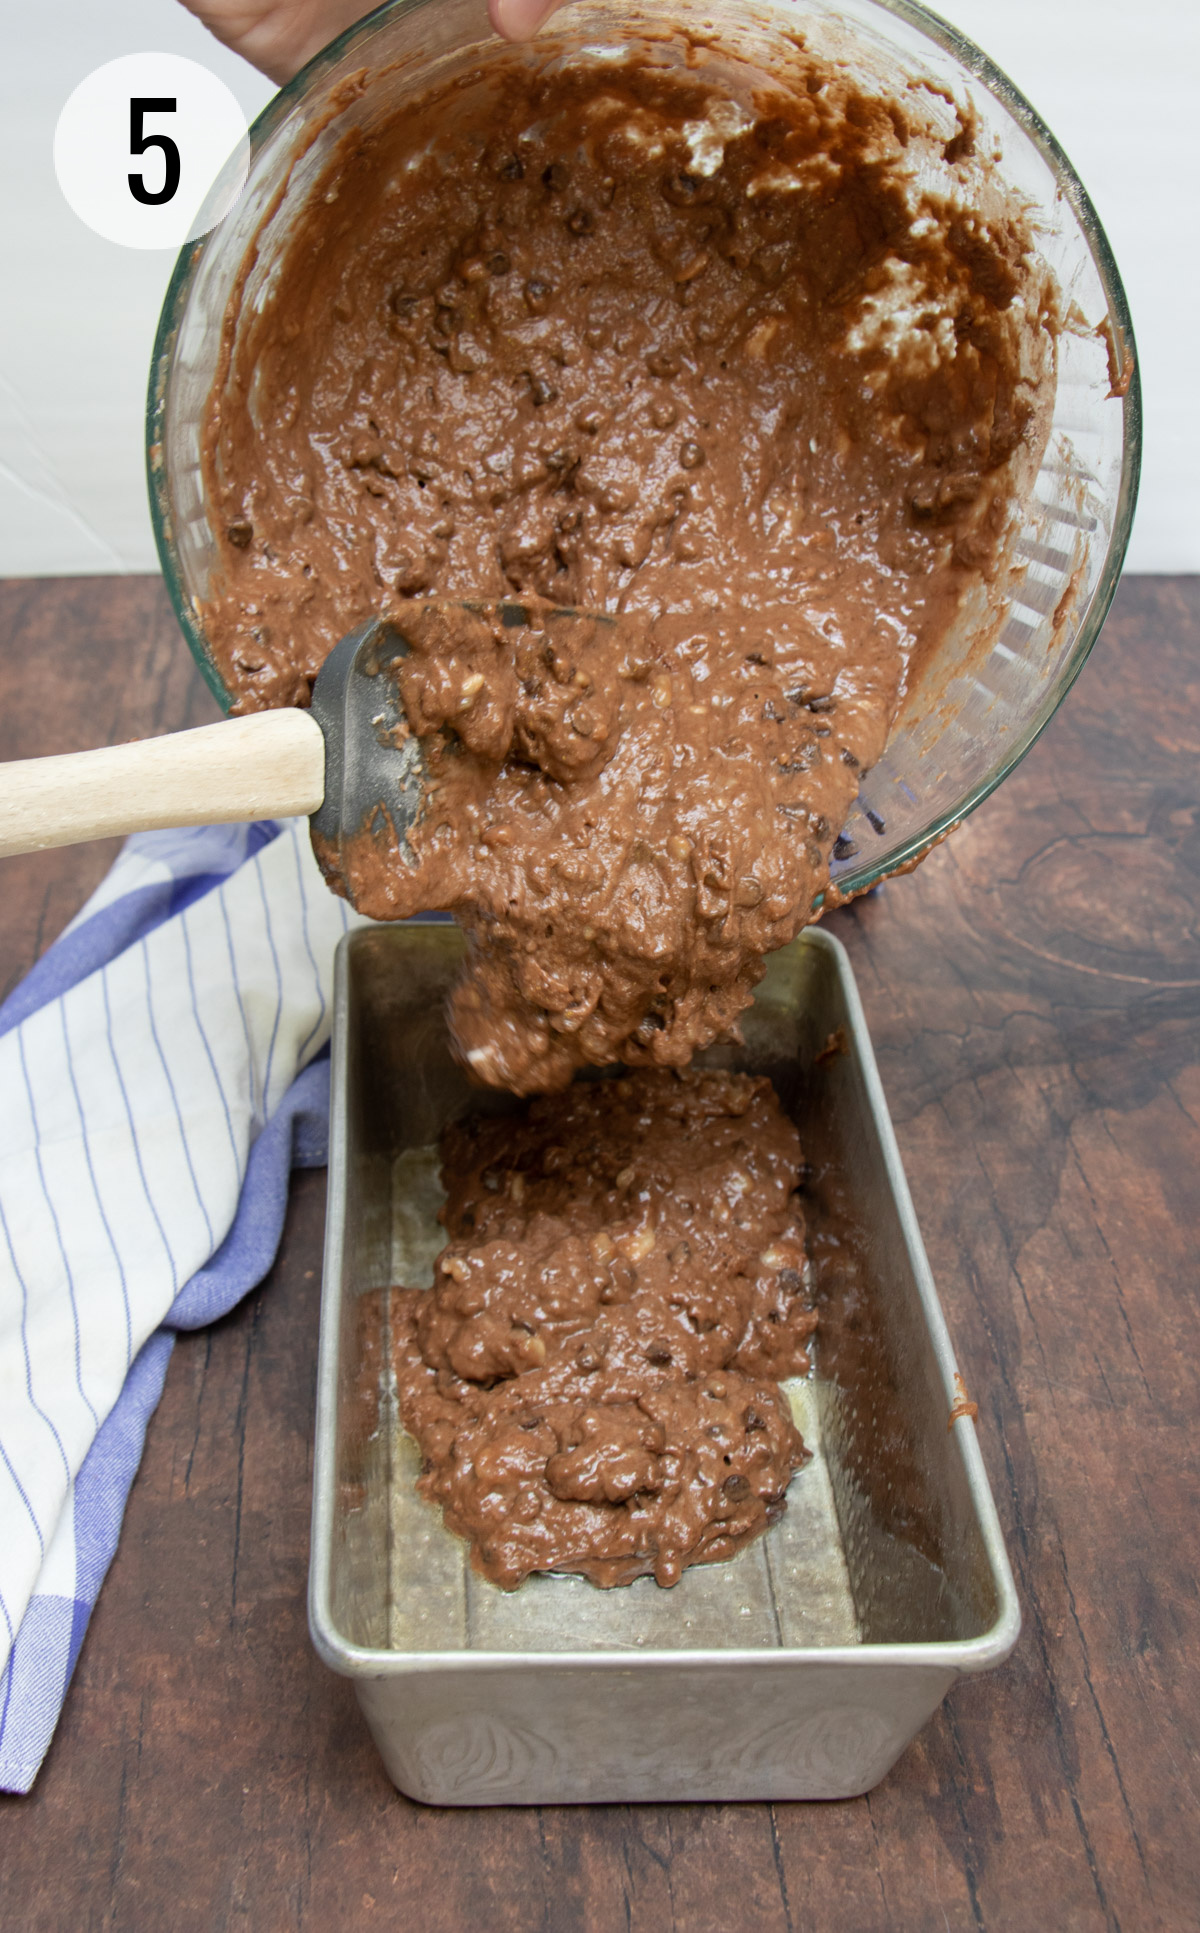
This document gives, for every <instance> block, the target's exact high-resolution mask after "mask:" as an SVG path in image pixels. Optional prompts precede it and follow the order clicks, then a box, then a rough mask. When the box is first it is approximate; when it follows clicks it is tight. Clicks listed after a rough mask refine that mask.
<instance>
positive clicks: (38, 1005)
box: [0, 819, 357, 1792]
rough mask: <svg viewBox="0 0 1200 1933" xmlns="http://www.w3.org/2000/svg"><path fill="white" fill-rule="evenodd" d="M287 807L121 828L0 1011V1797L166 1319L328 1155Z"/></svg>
mask: <svg viewBox="0 0 1200 1933" xmlns="http://www.w3.org/2000/svg"><path fill="white" fill-rule="evenodd" d="M355 923H357V921H356V916H355V915H354V914H352V913H351V912H350V911H349V909H348V908H347V906H346V904H345V902H344V901H342V900H340V899H336V898H335V897H334V896H333V894H332V893H330V892H329V890H328V888H327V887H326V886H325V884H324V882H323V880H322V879H321V876H320V873H319V871H318V869H317V866H316V863H315V861H314V859H313V857H312V852H311V848H310V846H309V839H308V823H307V821H306V820H304V819H298V820H284V821H281V822H280V821H267V822H264V823H261V824H257V825H250V826H245V825H243V826H206V827H197V828H193V829H191V830H188V831H182V832H156V833H144V834H140V835H138V836H136V837H134V838H132V839H130V840H129V841H128V842H127V844H126V845H125V847H124V848H123V850H122V852H121V854H120V856H119V857H118V859H117V861H116V863H115V865H114V866H113V869H112V871H111V872H110V873H109V874H108V876H107V878H106V879H105V880H104V881H103V883H102V884H101V886H100V887H99V889H98V890H97V892H96V893H94V894H93V896H92V898H91V899H90V900H89V901H88V903H87V905H86V906H85V907H84V908H83V910H82V912H81V913H79V915H78V916H77V918H76V919H75V920H73V921H72V923H71V925H70V926H69V927H68V928H67V930H66V932H65V933H64V934H63V935H62V937H61V938H60V939H59V940H57V941H56V942H55V944H54V945H53V946H52V947H51V948H50V949H49V951H48V952H47V953H46V954H45V955H44V956H43V958H42V959H41V960H40V961H39V962H38V964H37V966H36V967H35V968H34V969H33V971H32V973H30V974H29V975H28V977H27V978H26V979H25V980H24V981H23V982H22V983H21V985H20V986H18V987H17V988H16V990H15V991H14V992H13V993H12V994H11V995H10V997H9V999H8V1000H7V1001H6V1002H5V1003H4V1005H3V1007H0V1095H2V1096H3V1107H2V1108H0V1674H2V1675H0V1789H2V1790H4V1791H9V1792H27V1791H28V1790H29V1788H30V1786H31V1785H32V1783H33V1780H34V1778H35V1776H36V1774H37V1770H38V1767H39V1765H40V1764H41V1761H42V1758H43V1757H44V1755H45V1752H46V1748H47V1746H48V1745H49V1743H50V1739H51V1736H52V1734H53V1731H54V1727H55V1724H56V1723H57V1720H58V1714H59V1712H60V1710H61V1708H62V1702H63V1698H64V1696H65V1694H66V1689H67V1686H68V1684H69V1683H70V1678H71V1673H72V1671H73V1669H74V1666H75V1660H76V1658H77V1657H78V1654H79V1647H80V1644H81V1643H82V1640H83V1634H84V1632H85V1630H86V1628H87V1621H88V1618H89V1616H90V1615H91V1610H92V1606H93V1605H94V1603H95V1601H96V1595H97V1593H98V1591H99V1588H100V1585H101V1583H102V1581H103V1578H104V1573H105V1571H106V1570H107V1569H108V1565H109V1562H110V1561H111V1558H112V1555H113V1552H114V1550H115V1548H116V1542H117V1536H118V1533H119V1531H120V1525H121V1517H122V1514H123V1512H124V1509H125V1500H126V1497H127V1495H128V1492H129V1486H130V1484H131V1483H132V1481H133V1477H134V1474H135V1472H136V1470H137V1466H138V1463H139V1461H140V1458H141V1453H142V1445H143V1441H144V1438H145V1433H146V1425H147V1423H148V1421H149V1419H150V1416H151V1414H152V1412H153V1410H154V1407H155V1405H156V1403H157V1402H158V1399H159V1396H160V1395H161V1393H162V1386H163V1378H164V1376H165V1374H166V1368H167V1361H168V1358H169V1356H170V1353H171V1347H172V1341H173V1332H174V1331H175V1330H177V1329H187V1328H196V1327H199V1326H200V1325H201V1324H203V1323H206V1322H211V1321H212V1320H214V1318H215V1317H217V1316H219V1315H222V1314H224V1313H225V1311H226V1310H227V1309H230V1308H232V1307H233V1305H234V1304H235V1303H236V1302H237V1301H238V1300H239V1299H240V1298H241V1297H242V1296H243V1295H245V1294H246V1292H247V1290H249V1289H251V1288H252V1287H254V1285H255V1284H256V1283H257V1282H260V1281H261V1280H262V1278H263V1276H264V1275H265V1274H266V1272H267V1270H268V1269H269V1267H270V1265H271V1262H272V1261H273V1259H274V1256H275V1252H276V1249H277V1247H278V1244H279V1237H280V1233H281V1231H282V1227H283V1216H284V1209H285V1206H286V1200H287V1177H288V1172H289V1170H290V1168H291V1167H292V1166H293V1165H304V1166H318V1165H320V1164H322V1163H323V1162H324V1160H325V1155H326V1142H327V1127H328V1097H329V1078H328V1057H327V1055H323V1054H322V1050H323V1049H324V1048H325V1046H326V1043H327V1041H328V1037H329V1020H330V1005H331V996H332V984H333V955H334V949H335V947H336V945H337V942H338V940H339V939H340V938H341V936H342V934H343V933H344V932H345V931H346V929H347V927H348V926H350V925H351V924H355Z"/></svg>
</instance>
